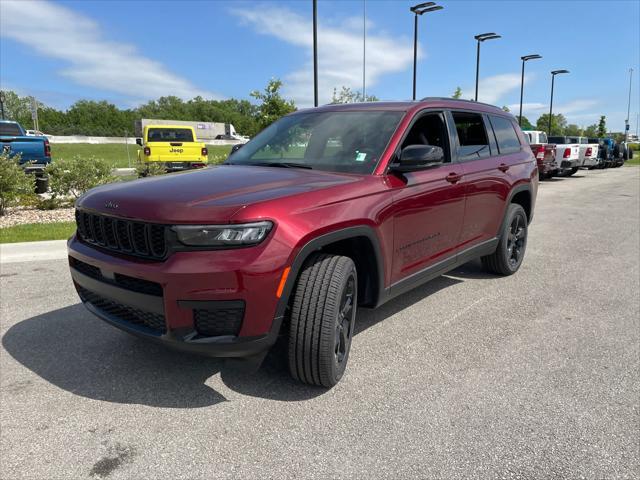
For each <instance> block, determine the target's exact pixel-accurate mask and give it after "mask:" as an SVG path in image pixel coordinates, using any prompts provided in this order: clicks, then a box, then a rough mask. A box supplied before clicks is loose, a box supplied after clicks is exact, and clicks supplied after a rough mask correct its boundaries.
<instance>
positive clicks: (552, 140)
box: [549, 137, 567, 143]
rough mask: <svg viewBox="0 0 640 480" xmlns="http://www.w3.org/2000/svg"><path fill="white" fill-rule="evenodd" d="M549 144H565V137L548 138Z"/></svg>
mask: <svg viewBox="0 0 640 480" xmlns="http://www.w3.org/2000/svg"><path fill="white" fill-rule="evenodd" d="M549 143H567V142H565V137H549Z"/></svg>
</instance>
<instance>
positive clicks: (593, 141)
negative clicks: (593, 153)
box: [589, 138, 600, 143]
mask: <svg viewBox="0 0 640 480" xmlns="http://www.w3.org/2000/svg"><path fill="white" fill-rule="evenodd" d="M589 143H600V139H599V138H590V139H589Z"/></svg>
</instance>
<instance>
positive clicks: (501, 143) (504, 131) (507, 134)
mask: <svg viewBox="0 0 640 480" xmlns="http://www.w3.org/2000/svg"><path fill="white" fill-rule="evenodd" d="M491 125H492V126H493V132H494V133H495V134H496V141H497V142H498V150H499V151H500V154H501V155H504V154H506V153H514V152H519V151H520V140H519V139H518V134H517V133H516V130H515V128H513V123H512V122H511V120H509V119H508V118H504V117H498V116H496V115H491Z"/></svg>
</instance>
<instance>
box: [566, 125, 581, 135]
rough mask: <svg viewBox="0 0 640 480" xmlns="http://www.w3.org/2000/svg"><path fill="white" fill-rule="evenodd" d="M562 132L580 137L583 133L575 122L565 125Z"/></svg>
mask: <svg viewBox="0 0 640 480" xmlns="http://www.w3.org/2000/svg"><path fill="white" fill-rule="evenodd" d="M564 134H565V135H570V136H572V137H581V136H582V135H583V133H582V129H581V128H580V127H579V126H578V125H576V124H575V123H570V124H569V125H567V126H566V127H565V129H564Z"/></svg>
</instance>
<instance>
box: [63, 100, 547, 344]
mask: <svg viewBox="0 0 640 480" xmlns="http://www.w3.org/2000/svg"><path fill="white" fill-rule="evenodd" d="M321 108H322V109H336V110H339V109H343V110H358V109H379V110H380V109H389V110H401V111H406V114H405V116H404V117H403V119H402V120H401V122H400V125H399V127H398V129H397V131H396V132H395V134H394V135H393V137H392V139H391V141H390V143H389V145H388V146H387V149H386V150H385V153H384V154H383V155H382V158H381V160H380V162H379V164H378V166H377V167H376V169H375V172H374V173H373V174H372V175H356V174H342V173H329V172H323V171H319V170H303V169H297V168H291V169H284V168H269V167H256V166H236V165H233V166H220V167H215V168H209V169H204V170H200V171H192V172H186V173H180V174H174V175H166V176H161V177H154V178H149V179H143V180H139V181H134V182H129V183H115V184H111V185H107V186H104V187H100V188H97V189H95V190H92V191H91V192H89V193H88V194H87V195H85V196H84V197H83V198H81V199H80V200H79V201H78V205H77V206H78V208H81V209H84V210H87V211H93V212H98V213H104V214H108V215H115V216H117V217H120V218H128V219H135V220H140V221H144V222H149V223H161V224H216V223H218V224H219V223H245V222H250V221H256V220H271V221H272V222H274V225H275V226H274V228H273V230H272V231H271V232H270V233H269V235H268V237H267V238H266V239H265V240H264V241H263V242H262V243H260V244H259V245H257V246H253V247H248V248H238V249H232V250H214V251H192V252H175V253H173V254H171V255H170V256H169V257H168V258H167V259H166V260H165V261H161V262H157V261H147V260H142V259H137V258H134V257H127V256H125V255H120V254H114V253H110V252H107V251H103V250H101V249H99V248H95V247H93V246H90V245H87V244H85V243H84V242H82V241H81V240H79V239H78V238H77V237H76V236H74V237H72V238H71V239H70V241H69V255H70V256H72V257H75V258H77V259H79V260H81V261H83V262H85V263H88V264H90V265H93V266H96V267H99V268H100V269H102V270H103V271H107V272H118V273H122V274H125V275H128V276H131V277H135V278H141V279H145V280H149V281H153V282H157V283H159V284H161V285H162V287H163V292H164V295H163V302H164V311H165V317H166V321H167V329H168V331H171V330H174V329H179V328H186V329H188V328H193V318H192V312H191V310H189V309H186V308H182V307H180V306H178V301H179V300H204V301H211V300H244V301H245V302H246V311H245V315H244V321H243V322H242V327H241V330H240V333H239V337H257V336H262V335H266V334H268V333H269V332H270V329H271V328H272V323H273V321H274V317H276V316H277V307H278V301H279V299H278V296H277V290H278V286H279V283H280V279H281V276H282V274H283V272H284V270H285V269H286V268H287V267H291V266H292V265H293V264H294V261H295V260H296V258H297V256H298V254H299V253H300V252H301V250H302V249H303V247H304V246H305V245H306V244H307V243H308V242H310V241H311V240H313V239H316V238H318V237H320V236H321V235H323V234H325V233H329V232H334V231H337V230H340V229H343V228H345V227H352V226H367V227H370V228H371V230H372V231H373V232H374V233H375V236H376V238H377V240H378V245H379V250H380V254H381V255H380V256H381V258H382V267H383V271H382V272H381V276H382V284H383V287H384V288H385V289H386V288H389V287H390V286H391V285H393V284H395V283H397V282H400V281H401V280H402V279H403V278H406V277H407V276H409V275H411V274H415V273H417V272H420V271H422V270H424V269H425V268H426V267H429V266H431V265H434V264H436V263H437V262H439V261H442V260H443V259H445V258H450V257H452V256H455V255H456V254H457V253H458V252H460V251H462V250H465V249H468V248H470V247H473V246H474V245H478V244H481V243H482V242H486V241H487V240H490V239H493V238H495V237H496V236H497V234H498V231H499V229H500V225H501V222H502V219H503V216H504V213H505V211H506V207H507V203H508V202H507V200H508V198H509V197H510V194H511V193H512V192H513V191H514V188H515V187H517V186H519V185H526V186H527V188H528V189H529V190H528V191H529V192H530V195H531V212H532V211H533V205H534V203H535V195H536V192H537V181H538V170H537V167H536V160H535V158H534V156H533V155H532V152H531V150H530V149H529V147H528V145H527V143H526V141H525V139H524V137H523V135H522V132H521V131H520V130H519V128H516V131H517V132H518V136H519V138H520V143H521V144H522V148H521V150H520V151H519V152H517V153H513V154H509V155H502V156H491V157H488V158H484V159H478V160H473V161H466V162H461V163H457V162H456V163H446V164H443V165H442V166H439V167H437V168H433V169H426V170H422V171H416V172H412V173H409V174H405V175H400V174H396V173H389V172H388V165H389V163H390V162H391V161H392V159H393V158H394V156H395V154H396V151H397V149H398V147H399V144H400V142H401V140H402V137H403V135H404V133H405V131H406V130H407V128H408V127H409V126H410V125H411V122H412V120H413V118H414V116H415V115H416V114H418V113H419V112H420V111H422V110H424V109H427V108H428V109H435V110H445V109H455V110H466V111H473V112H481V113H491V114H499V115H502V116H508V118H510V119H512V118H513V117H511V116H510V115H508V114H505V113H504V112H502V111H501V110H499V109H497V108H495V107H491V106H488V105H483V104H477V103H468V102H464V103H462V102H458V101H448V100H444V99H443V100H429V101H425V102H416V103H388V104H385V103H382V104H379V103H369V104H354V105H350V106H326V107H321ZM450 174H455V175H457V176H459V180H458V181H457V182H453V183H452V182H451V181H449V180H447V176H448V175H450ZM107 202H117V204H118V209H117V211H113V210H107V209H105V205H106V203H107ZM424 239H429V240H428V241H425V240H424ZM371 261H372V262H373V261H374V260H373V259H372V260H371ZM292 275H293V272H292ZM290 282H295V278H289V280H288V282H287V283H288V284H289V283H290ZM285 291H286V289H285ZM379 293H382V292H379ZM284 301H285V302H286V298H285V299H284Z"/></svg>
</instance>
